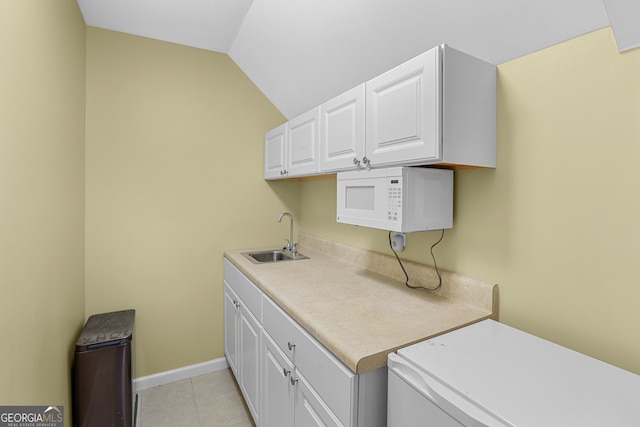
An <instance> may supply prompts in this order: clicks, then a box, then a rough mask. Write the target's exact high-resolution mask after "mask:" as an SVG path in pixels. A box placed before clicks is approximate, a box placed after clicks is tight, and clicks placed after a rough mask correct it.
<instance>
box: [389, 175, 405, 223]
mask: <svg viewBox="0 0 640 427" xmlns="http://www.w3.org/2000/svg"><path fill="white" fill-rule="evenodd" d="M387 191H388V192H389V194H388V196H389V197H388V198H387V219H388V220H389V221H399V220H401V219H402V180H401V179H400V178H393V179H391V180H389V188H388V189H387Z"/></svg>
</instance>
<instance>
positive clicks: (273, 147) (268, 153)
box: [264, 123, 287, 179]
mask: <svg viewBox="0 0 640 427" xmlns="http://www.w3.org/2000/svg"><path fill="white" fill-rule="evenodd" d="M286 133H287V124H286V123H285V124H283V125H280V126H278V127H277V128H275V129H273V130H271V131H269V132H267V133H266V135H265V136H264V178H265V179H280V178H286V175H285V171H286V169H287V164H286V158H285V155H286V145H285V143H286Z"/></svg>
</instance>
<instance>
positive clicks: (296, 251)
mask: <svg viewBox="0 0 640 427" xmlns="http://www.w3.org/2000/svg"><path fill="white" fill-rule="evenodd" d="M291 253H294V254H297V253H298V244H297V243H294V244H293V247H292V248H291Z"/></svg>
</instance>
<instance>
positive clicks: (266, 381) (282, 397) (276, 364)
mask: <svg viewBox="0 0 640 427" xmlns="http://www.w3.org/2000/svg"><path fill="white" fill-rule="evenodd" d="M293 372H294V369H293V364H292V363H291V361H290V360H289V359H288V358H287V357H286V356H285V355H284V354H283V353H282V351H280V349H279V348H278V346H277V345H276V343H274V342H273V340H272V339H271V337H270V336H269V334H268V333H266V331H265V330H264V329H263V330H262V366H261V376H262V383H261V389H260V390H261V393H260V394H261V403H260V409H261V410H260V421H261V424H260V426H261V427H293V398H294V392H295V382H294V384H291V378H292V376H293Z"/></svg>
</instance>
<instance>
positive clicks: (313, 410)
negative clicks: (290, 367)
mask: <svg viewBox="0 0 640 427" xmlns="http://www.w3.org/2000/svg"><path fill="white" fill-rule="evenodd" d="M294 382H295V388H296V395H295V411H294V418H295V420H294V422H295V425H296V426H301V427H302V426H304V427H312V426H318V427H332V426H334V427H344V426H343V425H342V424H341V423H340V421H339V420H338V418H336V416H335V415H334V414H333V413H332V412H331V410H330V409H329V407H327V405H326V404H325V403H324V402H323V401H322V399H320V396H318V394H317V393H316V392H315V391H314V390H313V388H311V386H310V385H309V383H308V382H307V380H306V379H305V378H304V377H303V376H302V375H301V374H300V373H298V372H297V371H296V374H295V377H294Z"/></svg>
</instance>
